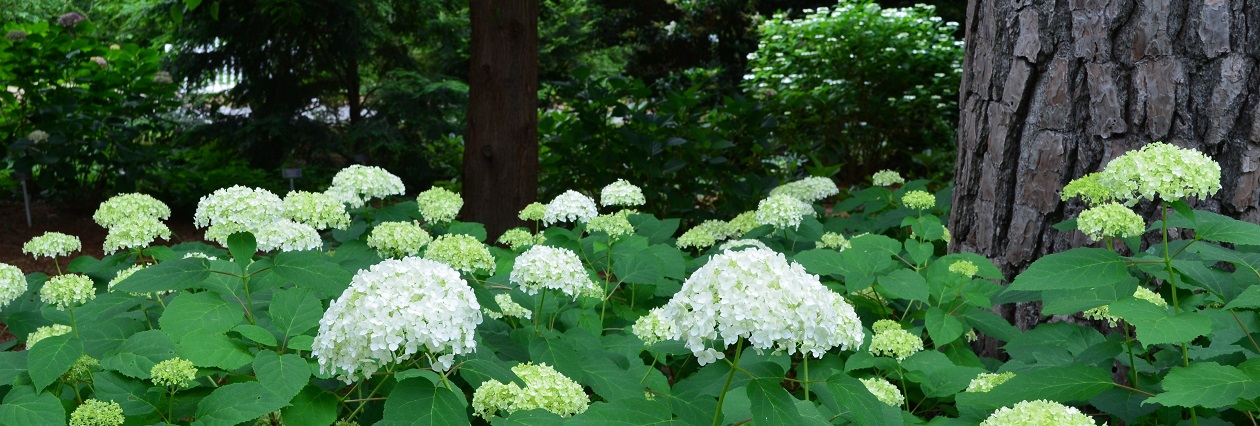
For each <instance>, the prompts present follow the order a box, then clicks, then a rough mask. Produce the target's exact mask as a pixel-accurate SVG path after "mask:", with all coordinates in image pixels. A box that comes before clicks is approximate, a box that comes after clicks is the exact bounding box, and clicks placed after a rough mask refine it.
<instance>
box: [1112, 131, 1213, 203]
mask: <svg viewBox="0 0 1260 426" xmlns="http://www.w3.org/2000/svg"><path fill="white" fill-rule="evenodd" d="M1098 183H1099V184H1100V185H1102V186H1103V187H1105V188H1108V189H1110V190H1111V192H1112V194H1113V196H1114V197H1113V198H1115V199H1117V200H1123V201H1125V204H1126V205H1130V206H1131V205H1133V204H1134V203H1136V202H1137V200H1139V199H1146V200H1154V199H1155V198H1156V197H1159V198H1161V199H1164V200H1168V201H1174V200H1179V199H1182V198H1185V197H1199V198H1207V197H1210V196H1212V194H1215V193H1216V191H1219V190H1220V189H1221V165H1220V164H1219V163H1217V162H1216V161H1214V160H1212V159H1211V158H1209V157H1208V156H1207V155H1204V154H1203V153H1201V152H1199V151H1196V150H1193V149H1187V148H1181V147H1178V146H1176V145H1171V144H1167V143H1163V142H1154V143H1151V144H1148V145H1146V146H1143V147H1142V148H1141V149H1138V150H1136V151H1130V152H1127V153H1125V154H1124V155H1121V156H1119V157H1117V158H1116V159H1114V160H1111V162H1110V163H1107V166H1106V167H1104V168H1103V171H1102V172H1101V174H1100V175H1099V176H1098Z"/></svg>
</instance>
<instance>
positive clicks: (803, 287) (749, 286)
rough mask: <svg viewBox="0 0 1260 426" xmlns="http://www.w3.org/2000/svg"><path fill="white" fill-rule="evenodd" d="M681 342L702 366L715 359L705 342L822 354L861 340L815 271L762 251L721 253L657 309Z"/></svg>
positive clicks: (849, 314) (848, 313)
mask: <svg viewBox="0 0 1260 426" xmlns="http://www.w3.org/2000/svg"><path fill="white" fill-rule="evenodd" d="M660 316H661V318H662V319H663V320H668V321H670V322H672V323H673V324H675V325H676V326H677V330H678V332H677V333H676V334H673V335H671V336H669V338H670V339H681V340H682V341H683V343H684V344H685V345H686V346H687V348H688V349H690V350H691V351H692V353H693V354H694V355H695V356H696V357H697V361H698V362H699V363H700V365H705V364H708V363H710V362H713V361H715V360H717V359H718V358H721V357H722V353H720V352H717V351H715V350H713V349H712V348H710V347H709V346H708V345H709V342H712V341H716V340H718V339H721V340H722V342H723V345H730V344H733V343H735V342H736V341H738V340H739V339H741V338H743V339H746V340H747V341H748V343H749V345H750V346H752V347H753V348H754V349H756V350H759V351H760V350H765V349H770V350H773V351H776V352H779V351H783V352H786V353H788V354H794V353H796V352H797V351H800V352H802V353H806V352H808V353H809V354H811V355H813V356H814V357H816V358H817V357H822V355H823V354H824V353H826V351H828V350H830V349H831V348H834V347H840V349H841V350H846V349H848V348H852V347H857V346H859V345H861V343H862V337H863V336H862V325H861V322H860V321H859V320H858V318H857V314H856V313H854V311H853V307H852V306H850V305H849V303H848V302H846V301H845V300H844V299H843V298H841V297H840V295H838V294H836V293H834V292H832V291H831V290H829V289H827V288H826V287H824V286H823V285H822V284H821V283H820V282H819V281H818V276H816V275H811V274H809V273H807V272H805V268H803V267H801V265H799V264H796V263H791V264H789V263H788V261H787V258H785V257H784V256H783V254H780V253H777V252H774V251H772V250H768V249H763V248H752V249H744V250H740V251H734V252H732V251H727V252H723V253H721V254H718V255H715V256H713V257H712V258H711V259H709V261H708V263H705V265H704V266H702V267H700V269H698V270H696V272H695V273H693V274H692V275H691V276H690V277H688V278H687V281H686V282H684V283H683V286H682V289H681V290H680V291H679V292H678V293H676V294H674V296H673V297H672V298H671V299H670V300H669V302H668V303H666V304H665V306H664V307H663V308H662V310H661V313H660Z"/></svg>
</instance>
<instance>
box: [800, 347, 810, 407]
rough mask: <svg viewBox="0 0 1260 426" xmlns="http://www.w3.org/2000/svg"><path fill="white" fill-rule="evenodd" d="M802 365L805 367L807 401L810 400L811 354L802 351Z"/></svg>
mask: <svg viewBox="0 0 1260 426" xmlns="http://www.w3.org/2000/svg"><path fill="white" fill-rule="evenodd" d="M801 365H803V366H804V367H805V377H804V379H805V380H804V381H803V383H804V384H805V402H809V354H807V353H804V352H801Z"/></svg>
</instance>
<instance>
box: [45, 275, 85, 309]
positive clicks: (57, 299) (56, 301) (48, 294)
mask: <svg viewBox="0 0 1260 426" xmlns="http://www.w3.org/2000/svg"><path fill="white" fill-rule="evenodd" d="M95 298H96V288H95V287H93V286H92V279H91V278H88V277H87V276H85V275H79V274H65V275H58V276H55V277H52V278H50V279H49V280H48V282H47V283H44V287H43V288H41V289H40V290H39V300H42V301H43V302H44V303H47V304H50V305H53V307H54V308H57V310H60V311H64V310H66V309H67V308H70V307H73V306H77V305H82V304H84V303H87V302H88V301H90V300H92V299H95Z"/></svg>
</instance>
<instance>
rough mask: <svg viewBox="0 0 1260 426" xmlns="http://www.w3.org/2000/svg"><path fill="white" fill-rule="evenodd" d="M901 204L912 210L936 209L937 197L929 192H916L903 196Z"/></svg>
mask: <svg viewBox="0 0 1260 426" xmlns="http://www.w3.org/2000/svg"><path fill="white" fill-rule="evenodd" d="M901 204H904V205H905V206H906V208H909V209H912V210H928V209H931V208H932V207H936V197H934V196H932V194H929V193H927V191H919V190H914V191H910V192H907V193H906V195H903V196H901Z"/></svg>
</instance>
